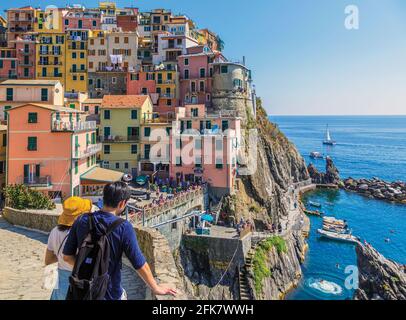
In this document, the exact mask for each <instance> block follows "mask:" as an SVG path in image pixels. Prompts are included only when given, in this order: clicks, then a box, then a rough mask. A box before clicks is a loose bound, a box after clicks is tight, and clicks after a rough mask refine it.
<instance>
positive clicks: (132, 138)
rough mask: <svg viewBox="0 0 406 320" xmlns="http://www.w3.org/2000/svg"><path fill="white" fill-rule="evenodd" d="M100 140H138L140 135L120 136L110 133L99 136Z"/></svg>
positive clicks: (116, 141) (113, 141)
mask: <svg viewBox="0 0 406 320" xmlns="http://www.w3.org/2000/svg"><path fill="white" fill-rule="evenodd" d="M99 141H100V142H109V143H120V142H136V141H140V136H139V135H138V136H120V135H110V136H101V137H99Z"/></svg>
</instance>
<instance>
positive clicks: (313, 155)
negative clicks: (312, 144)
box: [310, 151, 324, 159]
mask: <svg viewBox="0 0 406 320" xmlns="http://www.w3.org/2000/svg"><path fill="white" fill-rule="evenodd" d="M310 158H312V159H323V158H324V157H323V155H322V154H321V153H320V152H317V151H313V152H310Z"/></svg>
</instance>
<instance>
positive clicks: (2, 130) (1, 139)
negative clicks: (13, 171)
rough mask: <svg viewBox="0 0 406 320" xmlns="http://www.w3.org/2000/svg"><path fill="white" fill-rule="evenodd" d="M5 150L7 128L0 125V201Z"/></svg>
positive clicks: (0, 197) (4, 170)
mask: <svg viewBox="0 0 406 320" xmlns="http://www.w3.org/2000/svg"><path fill="white" fill-rule="evenodd" d="M6 150H7V126H5V125H0V188H1V189H0V201H2V200H3V195H2V190H3V188H4V187H5V185H6Z"/></svg>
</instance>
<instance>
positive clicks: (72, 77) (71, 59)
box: [65, 29, 91, 92]
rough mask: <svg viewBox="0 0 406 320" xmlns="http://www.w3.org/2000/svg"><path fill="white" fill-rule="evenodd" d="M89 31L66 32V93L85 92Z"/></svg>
mask: <svg viewBox="0 0 406 320" xmlns="http://www.w3.org/2000/svg"><path fill="white" fill-rule="evenodd" d="M90 32H91V31H89V30H73V29H72V30H69V31H67V33H66V35H67V46H66V77H65V90H66V92H87V86H88V76H87V74H88V73H87V66H88V61H87V54H88V51H87V50H88V46H87V43H88V39H89V33H90Z"/></svg>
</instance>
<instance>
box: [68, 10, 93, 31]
mask: <svg viewBox="0 0 406 320" xmlns="http://www.w3.org/2000/svg"><path fill="white" fill-rule="evenodd" d="M62 21H63V31H64V32H66V31H67V30H77V29H85V30H100V29H101V18H100V13H99V12H96V11H89V10H83V9H72V10H70V11H68V12H67V13H66V14H65V15H64V16H63V18H62Z"/></svg>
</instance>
